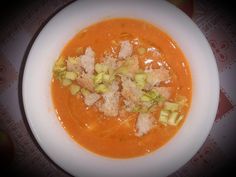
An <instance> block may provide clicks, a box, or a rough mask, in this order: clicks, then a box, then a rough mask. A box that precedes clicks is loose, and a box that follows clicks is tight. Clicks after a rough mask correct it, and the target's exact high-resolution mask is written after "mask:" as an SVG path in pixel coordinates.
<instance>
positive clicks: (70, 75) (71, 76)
mask: <svg viewBox="0 0 236 177" xmlns="http://www.w3.org/2000/svg"><path fill="white" fill-rule="evenodd" d="M76 78H77V74H76V73H75V72H72V71H66V73H65V79H70V80H72V81H73V80H75V79H76Z"/></svg>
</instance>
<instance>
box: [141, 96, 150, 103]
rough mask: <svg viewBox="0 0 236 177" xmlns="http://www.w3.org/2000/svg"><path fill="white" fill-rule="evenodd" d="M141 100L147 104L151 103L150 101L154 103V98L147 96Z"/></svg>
mask: <svg viewBox="0 0 236 177" xmlns="http://www.w3.org/2000/svg"><path fill="white" fill-rule="evenodd" d="M140 100H141V101H145V102H150V101H152V98H150V97H149V96H147V95H143V96H141V98H140Z"/></svg>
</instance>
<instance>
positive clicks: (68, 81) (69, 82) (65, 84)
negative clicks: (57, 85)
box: [62, 79, 72, 86]
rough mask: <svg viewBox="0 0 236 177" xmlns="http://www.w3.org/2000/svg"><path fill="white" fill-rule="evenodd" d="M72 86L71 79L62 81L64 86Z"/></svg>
mask: <svg viewBox="0 0 236 177" xmlns="http://www.w3.org/2000/svg"><path fill="white" fill-rule="evenodd" d="M70 84H72V81H71V80H70V79H63V80H62V85H63V86H68V85H70Z"/></svg>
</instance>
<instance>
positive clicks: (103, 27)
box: [51, 18, 192, 158]
mask: <svg viewBox="0 0 236 177" xmlns="http://www.w3.org/2000/svg"><path fill="white" fill-rule="evenodd" d="M89 51H90V52H89ZM60 57H61V58H62V61H63V62H64V65H65V66H64V65H63V64H61V66H60V67H61V68H59V69H58V68H57V72H56V74H55V73H54V74H53V77H52V82H51V94H52V99H53V103H54V107H55V110H56V113H57V116H58V119H59V121H60V122H61V125H62V126H63V128H64V129H65V130H66V131H67V133H68V134H69V135H70V136H71V137H72V138H73V139H74V140H75V141H76V142H77V143H79V144H80V145H81V146H82V147H84V148H85V149H87V150H89V151H91V152H93V153H96V154H98V155H102V156H106V157H112V158H132V157H138V156H143V155H145V154H148V153H150V152H153V151H155V150H157V149H158V148H160V147H161V146H163V145H164V144H166V143H167V142H168V141H169V140H170V139H171V138H173V137H174V135H175V134H176V133H177V131H178V130H179V129H180V128H181V126H182V125H183V123H184V121H185V119H186V116H187V113H188V110H189V108H190V105H191V96H192V81H191V73H190V68H189V64H188V62H187V60H186V58H185V56H184V54H183V53H182V51H181V50H180V48H179V47H178V45H177V44H176V43H175V41H174V40H173V39H172V38H171V37H170V36H169V35H168V34H166V33H165V32H163V31H161V30H160V29H158V27H156V26H154V25H152V24H150V23H148V22H146V21H142V20H136V19H128V18H127V19H126V18H117V19H109V20H105V21H101V22H99V23H96V24H93V25H91V26H89V27H87V28H85V29H83V30H82V31H80V32H78V34H76V35H75V36H74V37H73V38H72V39H71V40H70V41H69V42H68V44H67V45H66V46H65V47H64V49H63V51H62V52H61V54H60ZM89 57H90V58H89ZM91 57H93V58H94V60H91V62H90V63H89V64H87V63H86V62H88V61H89V60H90V59H91ZM106 57H109V58H112V59H113V60H114V61H115V62H114V63H115V64H114V65H116V66H114V69H113V70H110V68H111V67H110V66H111V65H107V66H106V65H105V64H106V63H108V62H103V60H104V58H106ZM87 58H88V59H87ZM86 59H87V60H86ZM67 60H68V61H67ZM128 60H130V61H132V62H131V64H130V65H129V66H127V65H128V64H127V63H129V62H126V61H128ZM70 61H71V63H72V64H73V63H76V62H77V64H74V65H72V67H71V66H70V65H69V64H68V63H69V62H70ZM109 61H110V60H109ZM133 61H134V62H133ZM102 62H103V64H100V63H102ZM104 63H105V64H104ZM137 63H138V64H137ZM62 65H63V67H62ZM136 65H137V67H135V66H136ZM58 66H59V65H58ZM75 66H76V67H75ZM94 66H95V67H94ZM124 66H125V67H124ZM126 66H127V67H126ZM78 67H79V69H78ZM81 68H82V69H81ZM89 68H91V69H89ZM154 71H155V72H154ZM58 73H59V74H58ZM155 74H156V75H155ZM84 76H86V77H87V76H89V78H90V80H87V82H84V80H85V79H84V78H83V77H84ZM100 76H101V77H100ZM79 77H80V79H78V78H79ZM152 77H153V78H152ZM58 78H59V79H58ZM101 78H103V79H101ZM156 78H159V79H158V80H156ZM106 79H107V80H106ZM90 82H91V86H90V85H84V83H90ZM112 84H113V85H112ZM114 84H116V86H114ZM127 85H128V86H127ZM83 87H86V89H84V90H83ZM114 87H116V89H115V90H116V91H114V92H112V91H111V90H112V89H113V88H114ZM132 89H133V90H134V91H132ZM136 91H137V92H136ZM136 93H137V94H136ZM88 94H90V95H91V94H93V95H91V99H92V101H91V99H90V98H86V99H87V102H86V100H85V97H86V96H88ZM112 94H113V95H112ZM130 94H131V95H130ZM137 95H138V96H137ZM92 96H94V97H92ZM109 96H110V97H113V98H114V99H111V100H108V101H107V99H108V98H110V97H109ZM106 101H107V102H106ZM114 101H117V102H116V103H114ZM113 104H114V105H115V107H112V106H113ZM146 105H148V106H146ZM109 106H111V107H109ZM171 119H172V120H171Z"/></svg>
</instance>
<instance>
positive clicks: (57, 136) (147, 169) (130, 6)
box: [22, 0, 219, 177]
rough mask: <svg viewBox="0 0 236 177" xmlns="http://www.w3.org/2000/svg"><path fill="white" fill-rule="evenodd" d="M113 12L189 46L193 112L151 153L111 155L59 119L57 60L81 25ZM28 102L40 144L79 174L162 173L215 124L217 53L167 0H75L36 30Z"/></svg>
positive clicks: (134, 176) (188, 154)
mask: <svg viewBox="0 0 236 177" xmlns="http://www.w3.org/2000/svg"><path fill="white" fill-rule="evenodd" d="M113 17H131V18H137V19H144V20H146V21H148V22H150V23H152V24H154V25H156V26H158V27H159V28H160V29H162V30H163V31H165V32H166V33H168V34H169V35H170V36H171V37H172V39H174V40H175V41H176V42H177V44H178V45H179V47H180V48H181V49H182V51H183V52H184V54H185V56H186V58H187V59H188V62H189V64H190V69H191V72H192V80H193V97H192V105H191V108H190V112H189V114H188V117H187V120H186V121H185V123H184V125H183V127H182V128H181V129H180V130H179V132H178V133H177V135H176V136H175V137H174V138H173V139H171V141H169V142H168V143H167V144H166V145H164V146H163V147H161V148H160V149H158V150H156V151H155V152H153V153H150V154H149V155H146V156H142V157H137V158H130V159H112V158H107V157H102V156H99V155H96V154H93V153H91V152H89V151H87V150H86V149H84V148H82V147H81V146H80V145H79V144H77V143H76V142H75V141H73V140H72V139H71V138H70V136H69V135H68V134H67V132H66V131H65V130H64V129H63V128H62V126H61V124H60V122H59V121H58V119H57V117H56V114H55V111H54V108H53V104H52V99H51V93H50V81H51V76H52V67H53V63H54V62H55V60H56V59H57V57H58V56H59V54H60V52H61V51H62V49H63V47H64V46H65V44H66V43H67V42H68V41H69V40H70V39H71V38H72V37H73V36H74V35H75V34H76V33H77V32H79V31H80V30H81V29H83V28H85V27H87V26H89V25H91V24H93V23H95V22H98V21H101V20H103V19H108V18H113ZM22 84H23V85H22V90H23V93H22V95H23V103H24V109H25V113H26V116H27V120H28V123H29V125H30V128H31V130H32V132H33V135H34V136H35V138H36V140H37V141H38V143H39V145H40V146H41V148H42V149H43V150H44V151H45V152H46V154H47V155H48V156H49V157H50V158H51V159H52V160H53V161H54V162H55V163H56V164H58V165H59V166H60V167H61V168H63V169H64V170H65V171H67V172H69V173H70V174H72V175H74V176H80V177H83V176H88V177H91V176H98V177H106V176H112V177H120V176H125V177H129V176H130V177H139V176H145V177H149V176H150V177H151V176H155V177H159V176H167V175H169V174H171V173H173V172H174V171H176V170H178V169H179V168H180V167H181V166H182V165H184V164H185V163H186V162H187V161H188V160H190V159H191V158H192V157H193V155H194V154H195V153H196V152H197V150H199V148H200V147H201V146H202V144H203V142H204V141H205V139H206V137H207V136H208V134H209V131H210V129H211V127H212V124H213V121H214V118H215V115H216V111H217V106H218V99H219V79H218V71H217V66H216V62H215V58H214V56H213V53H212V51H211V48H210V46H209V44H208V42H207V40H206V39H205V37H204V35H203V34H202V33H201V31H200V30H199V29H198V27H197V26H196V25H195V24H194V23H193V22H192V21H191V19H189V18H188V17H187V16H186V15H185V14H184V13H182V12H181V11H180V10H178V9H177V8H176V7H174V6H173V5H171V4H169V3H167V2H165V1H154V0H153V1H132V0H126V1H106V0H100V1H89V0H86V1H85V0H80V1H76V2H74V3H72V4H70V5H69V6H67V7H66V8H64V9H63V10H61V11H60V12H59V13H58V14H56V15H55V16H54V17H53V18H52V19H51V20H50V21H49V22H48V23H47V25H46V26H45V27H44V28H43V29H42V31H41V32H40V33H39V35H38V36H37V38H36V40H35V42H34V44H33V46H32V48H31V50H30V52H29V54H28V59H27V62H26V65H25V70H24V76H23V83H22Z"/></svg>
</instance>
